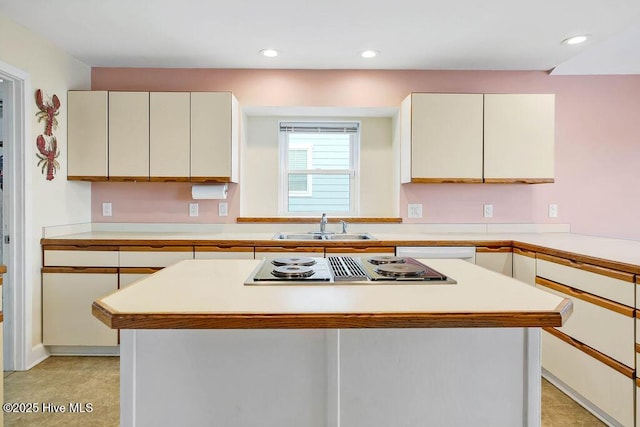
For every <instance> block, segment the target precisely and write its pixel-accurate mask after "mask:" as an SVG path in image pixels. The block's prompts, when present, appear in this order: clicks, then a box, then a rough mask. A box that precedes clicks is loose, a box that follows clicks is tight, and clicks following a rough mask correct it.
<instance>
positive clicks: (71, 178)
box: [67, 175, 109, 182]
mask: <svg viewBox="0 0 640 427" xmlns="http://www.w3.org/2000/svg"><path fill="white" fill-rule="evenodd" d="M108 180H109V178H108V177H106V176H77V175H67V181H92V182H107V181H108Z"/></svg>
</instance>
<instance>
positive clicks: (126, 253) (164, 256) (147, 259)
mask: <svg viewBox="0 0 640 427" xmlns="http://www.w3.org/2000/svg"><path fill="white" fill-rule="evenodd" d="M186 259H193V247H191V246H159V247H153V246H127V247H121V248H120V267H168V266H170V265H172V264H175V263H177V262H180V261H184V260H186Z"/></svg>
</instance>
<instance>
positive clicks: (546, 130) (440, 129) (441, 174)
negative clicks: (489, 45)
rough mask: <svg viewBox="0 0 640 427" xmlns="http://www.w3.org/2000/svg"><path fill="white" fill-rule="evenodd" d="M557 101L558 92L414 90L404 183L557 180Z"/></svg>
mask: <svg viewBox="0 0 640 427" xmlns="http://www.w3.org/2000/svg"><path fill="white" fill-rule="evenodd" d="M554 104H555V97H554V95H553V94H484V95H483V94H432V93H413V94H411V95H409V96H408V97H407V98H406V99H405V100H404V101H403V103H402V105H401V109H400V129H401V130H400V153H401V166H400V170H401V182H402V183H408V182H414V183H440V182H459V183H480V182H485V183H518V182H522V183H543V182H553V177H554V146H555V143H554V128H555V109H554Z"/></svg>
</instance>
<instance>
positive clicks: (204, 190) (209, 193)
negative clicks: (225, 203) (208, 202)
mask: <svg viewBox="0 0 640 427" xmlns="http://www.w3.org/2000/svg"><path fill="white" fill-rule="evenodd" d="M191 197H193V198H194V199H226V198H227V184H194V185H192V186H191Z"/></svg>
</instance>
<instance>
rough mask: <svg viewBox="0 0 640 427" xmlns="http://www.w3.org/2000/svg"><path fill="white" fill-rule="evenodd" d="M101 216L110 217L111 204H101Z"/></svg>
mask: <svg viewBox="0 0 640 427" xmlns="http://www.w3.org/2000/svg"><path fill="white" fill-rule="evenodd" d="M102 216H111V203H110V202H106V203H103V204H102Z"/></svg>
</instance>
